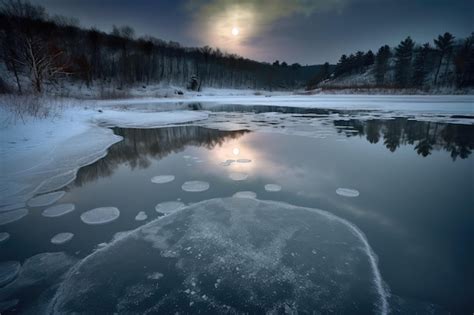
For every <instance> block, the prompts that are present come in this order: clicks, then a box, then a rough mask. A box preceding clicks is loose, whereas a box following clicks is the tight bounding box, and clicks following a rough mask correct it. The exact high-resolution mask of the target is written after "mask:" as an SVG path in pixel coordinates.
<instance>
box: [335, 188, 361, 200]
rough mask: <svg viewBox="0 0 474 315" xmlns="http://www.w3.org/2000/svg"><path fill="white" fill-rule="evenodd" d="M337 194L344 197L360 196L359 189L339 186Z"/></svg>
mask: <svg viewBox="0 0 474 315" xmlns="http://www.w3.org/2000/svg"><path fill="white" fill-rule="evenodd" d="M336 194H338V195H339V196H344V197H352V198H353V197H359V191H357V190H355V189H350V188H338V189H336Z"/></svg>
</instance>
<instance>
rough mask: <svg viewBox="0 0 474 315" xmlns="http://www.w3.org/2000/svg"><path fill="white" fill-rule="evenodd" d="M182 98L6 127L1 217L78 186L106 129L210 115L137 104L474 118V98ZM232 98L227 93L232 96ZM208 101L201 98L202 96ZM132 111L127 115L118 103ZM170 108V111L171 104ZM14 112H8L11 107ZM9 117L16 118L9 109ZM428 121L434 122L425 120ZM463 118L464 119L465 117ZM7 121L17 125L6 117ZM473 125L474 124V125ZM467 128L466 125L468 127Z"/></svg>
mask: <svg viewBox="0 0 474 315" xmlns="http://www.w3.org/2000/svg"><path fill="white" fill-rule="evenodd" d="M215 92H216V93H215V94H216V95H213V96H211V95H210V94H212V93H209V92H208V93H207V94H205V95H204V94H203V95H201V94H196V95H194V96H186V95H185V96H179V95H177V97H176V98H139V99H124V100H107V101H104V100H101V101H76V102H74V106H69V107H65V108H64V109H63V111H62V112H61V113H60V114H59V115H58V116H55V117H54V118H47V119H28V120H27V121H26V122H25V123H22V122H17V123H16V124H8V125H5V126H2V127H1V129H0V132H1V134H0V161H1V164H0V173H1V179H0V211H7V210H10V209H14V208H21V207H23V206H24V203H25V202H26V201H27V200H28V199H29V198H31V197H33V196H34V195H35V194H38V193H45V192H49V191H52V190H55V189H58V188H60V187H62V186H64V185H66V184H67V183H69V182H71V181H72V180H74V178H75V175H76V172H77V170H78V169H79V168H80V167H82V166H84V165H87V164H90V163H93V162H94V161H96V160H97V159H100V158H101V157H103V156H104V155H105V154H106V153H107V148H108V147H110V146H111V145H112V144H114V143H116V142H118V141H120V140H121V138H120V137H119V136H117V135H114V134H113V132H112V130H111V129H108V128H106V127H105V126H118V127H132V128H153V127H160V126H163V125H169V124H177V123H186V122H192V121H197V120H205V119H206V118H207V117H208V113H207V112H202V111H199V112H198V111H188V110H180V111H161V112H143V111H139V108H138V106H137V109H136V110H134V108H133V105H134V104H137V105H139V104H156V105H157V107H159V106H160V104H165V103H183V104H186V103H216V104H240V105H272V106H291V107H306V108H326V109H347V110H359V109H360V110H362V109H364V110H378V111H382V112H385V113H387V114H388V115H395V114H397V115H398V114H399V113H411V114H414V115H417V114H420V116H423V117H425V115H427V114H429V115H431V116H429V117H432V118H429V119H434V118H435V117H438V116H444V117H448V116H451V115H462V116H464V115H470V116H473V115H474V105H473V104H474V97H473V96H452V95H450V96H376V95H374V96H367V95H365V96H363V95H289V94H287V95H280V94H278V95H277V94H272V95H254V94H255V92H253V91H252V92H251V91H247V92H246V93H243V94H241V95H235V93H234V92H231V91H230V90H219V91H215ZM226 93H227V94H226ZM199 95H201V96H199ZM120 104H122V105H132V106H128V107H127V110H126V111H125V110H119V109H117V107H115V106H113V105H120ZM163 107H165V106H163ZM5 108H6V107H5ZM0 115H1V116H2V117H7V116H8V115H11V114H10V113H8V112H6V110H5V109H2V110H1V112H0ZM425 119H426V117H425ZM461 119H462V118H461ZM5 121H9V120H8V119H5ZM466 121H467V123H472V121H473V120H472V119H467V120H466ZM464 123H466V122H464Z"/></svg>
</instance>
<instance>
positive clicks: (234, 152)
mask: <svg viewBox="0 0 474 315" xmlns="http://www.w3.org/2000/svg"><path fill="white" fill-rule="evenodd" d="M232 153H233V154H234V155H239V153H240V150H239V148H234V149H233V150H232Z"/></svg>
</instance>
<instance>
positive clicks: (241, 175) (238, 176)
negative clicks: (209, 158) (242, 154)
mask: <svg viewBox="0 0 474 315" xmlns="http://www.w3.org/2000/svg"><path fill="white" fill-rule="evenodd" d="M229 177H230V179H232V180H236V181H241V180H246V179H247V178H248V177H249V175H248V174H246V173H241V172H233V173H230V174H229Z"/></svg>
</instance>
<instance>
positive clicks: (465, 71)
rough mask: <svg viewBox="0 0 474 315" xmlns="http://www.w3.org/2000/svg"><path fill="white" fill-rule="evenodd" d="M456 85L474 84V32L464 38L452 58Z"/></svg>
mask: <svg viewBox="0 0 474 315" xmlns="http://www.w3.org/2000/svg"><path fill="white" fill-rule="evenodd" d="M454 64H455V67H456V84H457V86H458V87H465V86H472V85H474V33H472V34H471V36H470V37H468V38H466V40H465V41H464V43H463V45H462V47H461V48H460V49H459V51H458V52H457V54H456V57H455V58H454Z"/></svg>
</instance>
